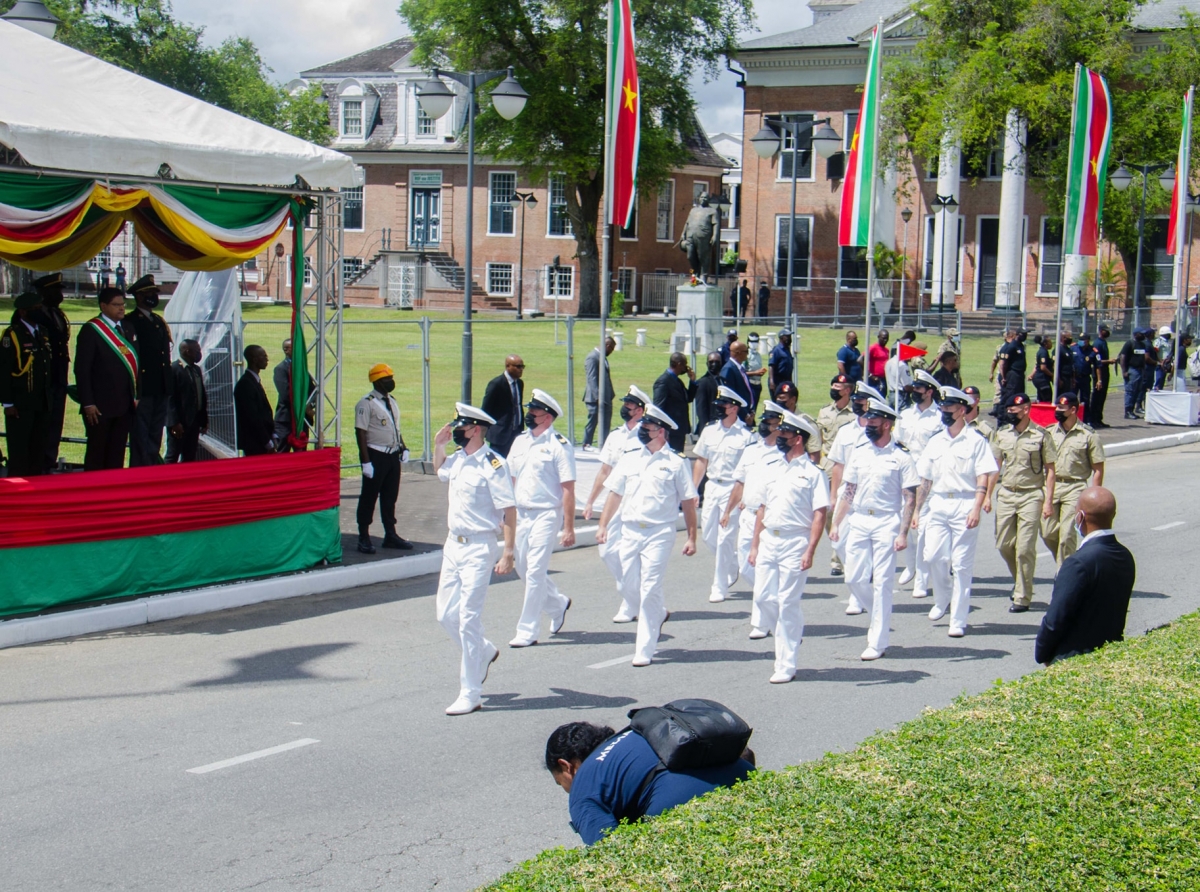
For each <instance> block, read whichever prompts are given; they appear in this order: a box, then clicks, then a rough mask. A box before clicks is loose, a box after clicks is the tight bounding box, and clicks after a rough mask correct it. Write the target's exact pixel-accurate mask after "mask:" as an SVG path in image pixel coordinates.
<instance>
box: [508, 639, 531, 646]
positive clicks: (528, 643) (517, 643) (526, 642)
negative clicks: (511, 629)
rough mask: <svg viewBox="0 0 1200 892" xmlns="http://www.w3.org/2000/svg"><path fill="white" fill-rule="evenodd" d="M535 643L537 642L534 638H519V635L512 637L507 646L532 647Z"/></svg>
mask: <svg viewBox="0 0 1200 892" xmlns="http://www.w3.org/2000/svg"><path fill="white" fill-rule="evenodd" d="M535 644H537V639H536V638H520V637H518V638H514V639H513V640H512V641H510V642H508V646H509V647H532V646H533V645H535Z"/></svg>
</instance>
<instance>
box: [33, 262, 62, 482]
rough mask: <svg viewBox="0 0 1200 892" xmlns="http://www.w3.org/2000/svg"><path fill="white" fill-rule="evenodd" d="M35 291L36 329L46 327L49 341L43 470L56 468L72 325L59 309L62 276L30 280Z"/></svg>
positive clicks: (48, 276)
mask: <svg viewBox="0 0 1200 892" xmlns="http://www.w3.org/2000/svg"><path fill="white" fill-rule="evenodd" d="M33 287H34V290H36V291H37V293H38V295H39V296H41V298H42V309H41V310H40V311H39V318H38V325H39V326H45V328H46V334H47V335H48V336H49V338H50V385H51V391H50V425H49V427H48V428H47V430H46V470H47V471H51V470H53V469H54V468H55V467H57V466H58V447H59V443H60V442H61V441H62V431H63V419H64V418H65V417H66V411H67V385H68V384H69V383H70V380H71V322H70V320H69V319H67V314H66V313H64V312H63V311H62V310H61V309H60V306H61V304H62V302H63V297H64V295H63V284H62V273H50V274H49V275H47V276H41V277H40V278H37V279H34V280H33Z"/></svg>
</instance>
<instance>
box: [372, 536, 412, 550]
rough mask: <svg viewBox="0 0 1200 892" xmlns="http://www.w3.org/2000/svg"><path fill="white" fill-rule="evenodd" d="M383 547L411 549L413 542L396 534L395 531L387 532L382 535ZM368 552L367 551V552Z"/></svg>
mask: <svg viewBox="0 0 1200 892" xmlns="http://www.w3.org/2000/svg"><path fill="white" fill-rule="evenodd" d="M382 547H383V548H397V549H399V550H400V551H412V547H413V544H412V543H411V542H409V541H408V540H407V539H403V538H401V537H400V536H397V535H396V534H395V533H388V534H387V535H386V536H384V537H383V545H382ZM369 553H370V552H368V554H369Z"/></svg>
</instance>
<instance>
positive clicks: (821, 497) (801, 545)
mask: <svg viewBox="0 0 1200 892" xmlns="http://www.w3.org/2000/svg"><path fill="white" fill-rule="evenodd" d="M816 433H817V428H816V425H814V424H812V423H811V422H808V421H805V420H804V419H803V418H801V417H800V416H798V415H796V414H795V413H793V412H784V414H783V419H782V420H781V421H780V424H779V432H778V433H777V434H776V435H775V437H776V438H775V448H776V449H778V450H779V451H780V452H781V453H782V454H783V457H784V458H785V459H787V463H788V465H787V469H786V470H785V471H784V472H783V474H781V475H780V477H779V478H778V480H777V481H776V483H775V486H774V487H773V492H772V496H773V497H772V498H770V499H768V500H767V501H766V502H765V503H764V504H762V505H761V506H759V509H758V517H757V519H756V520H755V524H754V541H753V543H752V544H751V546H750V557H749V561H750V563H751V565H752V566H753V567H754V592H755V601H757V602H758V603H759V605H760V608H759V622H760V623H761V624H762V625H761V628H763V629H766V630H768V631H771V632H773V633H774V635H775V672H774V674H772V675H771V678H770V681H771V684H787V683H788V682H789V681H791V680H792V679H794V678H795V677H796V664H797V657H798V655H799V650H800V643H801V641H803V640H804V612H803V611H802V610H801V608H800V599H801V597H802V596H803V595H804V586H805V584H806V583H807V582H808V571H809V570H810V569H811V568H812V564H813V555H814V554H815V553H816V550H817V543H818V542H819V541H820V539H821V533H822V531H823V530H824V529H825V514H826V512H827V511H828V510H829V486H828V484H826V482H825V475H824V474H822V473H821V472H820V470H818V469H817V466H816V465H814V464H813V463H812V462H811V461H809V458H808V455H807V452H808V442H807V441H808V438H809V437H812V436H815V435H816Z"/></svg>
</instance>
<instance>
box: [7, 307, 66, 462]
mask: <svg viewBox="0 0 1200 892" xmlns="http://www.w3.org/2000/svg"><path fill="white" fill-rule="evenodd" d="M41 303H42V299H41V298H40V297H38V295H36V294H34V293H33V292H31V291H26V292H25V293H24V294H21V295H19V296H18V297H17V299H16V300H15V301H14V302H13V315H12V324H11V325H10V326H9V327H8V328H5V329H4V330H3V332H0V406H3V413H4V433H5V438H6V440H7V441H8V476H9V477H36V476H39V475H41V474H42V473H43V472H44V464H45V456H46V435H47V432H48V430H49V428H50V412H51V405H50V401H51V397H52V396H53V372H52V363H53V359H52V357H53V353H52V351H51V347H50V337H49V334H48V333H47V331H46V328H45V326H42V325H39V324H38V323H37V320H38V319H39V315H38V309H39V308H40V307H41Z"/></svg>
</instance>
